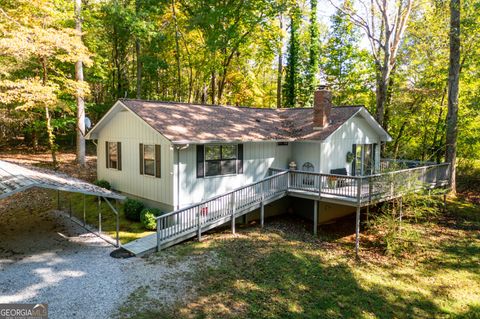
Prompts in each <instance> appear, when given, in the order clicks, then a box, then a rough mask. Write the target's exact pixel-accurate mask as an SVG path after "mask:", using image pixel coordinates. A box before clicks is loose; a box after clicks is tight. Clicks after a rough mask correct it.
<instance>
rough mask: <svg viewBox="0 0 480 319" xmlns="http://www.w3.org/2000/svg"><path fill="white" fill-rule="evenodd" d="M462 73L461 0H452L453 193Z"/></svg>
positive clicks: (450, 151)
mask: <svg viewBox="0 0 480 319" xmlns="http://www.w3.org/2000/svg"><path fill="white" fill-rule="evenodd" d="M459 75H460V0H450V65H449V70H448V113H447V136H446V146H447V149H446V156H445V159H446V161H447V162H450V176H451V181H452V193H454V194H455V193H456V186H457V185H456V176H455V174H456V168H455V165H456V160H457V133H458V126H457V117H458V91H459Z"/></svg>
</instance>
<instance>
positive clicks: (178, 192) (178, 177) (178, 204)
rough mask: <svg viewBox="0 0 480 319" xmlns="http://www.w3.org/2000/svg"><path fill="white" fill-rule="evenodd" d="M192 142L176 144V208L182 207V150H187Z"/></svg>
mask: <svg viewBox="0 0 480 319" xmlns="http://www.w3.org/2000/svg"><path fill="white" fill-rule="evenodd" d="M189 146H190V144H183V145H175V149H176V150H177V204H176V208H175V210H178V209H180V151H181V150H186V149H187V148H188V147H189Z"/></svg>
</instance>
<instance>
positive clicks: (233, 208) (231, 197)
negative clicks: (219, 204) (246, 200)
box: [230, 192, 235, 234]
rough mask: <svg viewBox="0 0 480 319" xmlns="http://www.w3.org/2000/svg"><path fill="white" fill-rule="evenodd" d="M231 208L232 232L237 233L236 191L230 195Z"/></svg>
mask: <svg viewBox="0 0 480 319" xmlns="http://www.w3.org/2000/svg"><path fill="white" fill-rule="evenodd" d="M230 205H231V207H230V209H231V210H232V234H235V193H234V192H233V193H232V195H231V196H230Z"/></svg>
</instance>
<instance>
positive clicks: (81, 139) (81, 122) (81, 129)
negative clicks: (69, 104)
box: [75, 0, 86, 166]
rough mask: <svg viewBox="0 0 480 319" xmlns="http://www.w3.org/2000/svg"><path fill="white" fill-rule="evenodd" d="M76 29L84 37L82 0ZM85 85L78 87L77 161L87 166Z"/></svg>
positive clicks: (78, 67) (79, 66) (78, 72)
mask: <svg viewBox="0 0 480 319" xmlns="http://www.w3.org/2000/svg"><path fill="white" fill-rule="evenodd" d="M75 30H76V31H77V33H78V36H79V37H80V38H81V37H82V0H75ZM75 80H76V81H77V82H83V62H82V61H81V60H78V61H77V62H76V63H75ZM83 95H84V94H83V86H82V85H79V88H78V89H77V96H76V99H77V130H76V131H77V162H78V164H80V165H81V166H85V164H86V162H85V100H84V96H83Z"/></svg>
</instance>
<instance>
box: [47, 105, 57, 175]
mask: <svg viewBox="0 0 480 319" xmlns="http://www.w3.org/2000/svg"><path fill="white" fill-rule="evenodd" d="M45 119H46V122H47V134H48V145H49V146H50V152H51V154H52V162H53V168H54V169H55V170H56V169H57V168H58V163H57V144H56V143H55V134H54V133H53V127H52V121H51V120H52V117H51V116H50V110H49V109H48V106H45Z"/></svg>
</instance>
